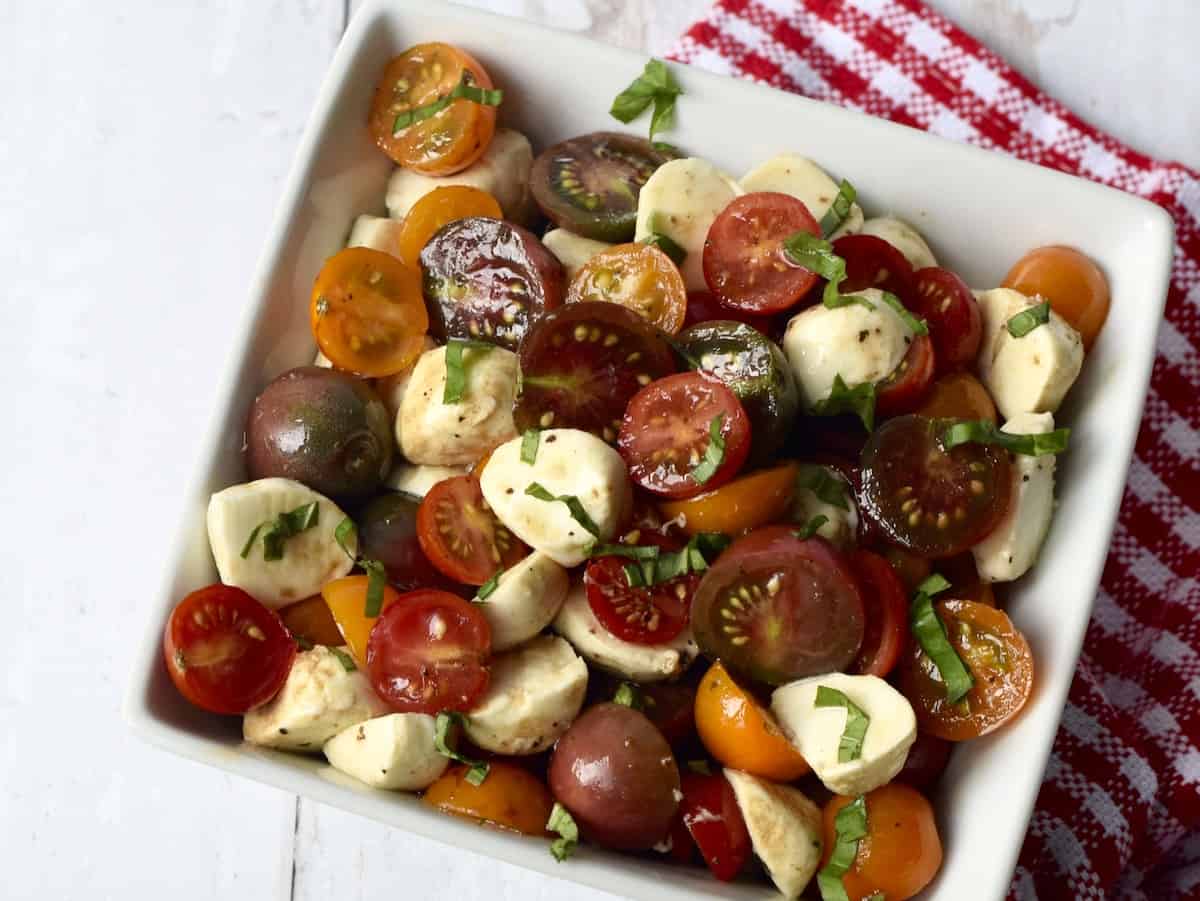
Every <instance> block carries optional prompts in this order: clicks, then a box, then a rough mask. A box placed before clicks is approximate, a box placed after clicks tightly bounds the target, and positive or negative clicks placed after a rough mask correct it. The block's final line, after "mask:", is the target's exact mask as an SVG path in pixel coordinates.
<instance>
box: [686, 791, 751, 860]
mask: <svg viewBox="0 0 1200 901" xmlns="http://www.w3.org/2000/svg"><path fill="white" fill-rule="evenodd" d="M680 790H681V791H682V792H683V801H681V802H680V810H681V812H682V814H683V825H684V826H686V827H687V830H688V832H689V833H691V836H692V839H693V840H694V841H695V843H696V847H698V848H699V849H700V853H701V855H703V857H704V862H705V863H706V864H708V869H709V870H710V871H711V872H712V874H713V875H714V876H716V877H717V878H718V879H720V880H721V881H722V882H729V881H730V880H731V879H733V878H734V877H735V876H737V875H738V873H740V872H741V871H742V870H743V869H744V868H745V866H746V862H747V861H748V860H749V859H750V852H751V850H752V849H751V845H750V832H749V830H747V829H746V821H745V819H743V817H742V812H741V810H740V809H739V808H738V804H737V798H736V796H735V795H734V793H733V788H732V786H730V784H729V780H727V779H726V778H725V777H724V776H722V775H721V774H720V773H714V774H713V775H711V776H705V775H701V774H699V773H686V774H684V776H683V778H682V779H681V780H680Z"/></svg>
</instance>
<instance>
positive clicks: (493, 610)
mask: <svg viewBox="0 0 1200 901" xmlns="http://www.w3.org/2000/svg"><path fill="white" fill-rule="evenodd" d="M569 586H570V577H569V576H568V575H567V571H566V570H565V569H563V568H562V567H561V566H559V565H558V564H557V563H555V562H554V561H553V560H552V559H551V558H550V557H548V556H546V555H545V554H543V553H542V552H541V551H534V552H533V553H532V554H530V555H529V556H528V557H526V558H525V559H524V560H522V561H521V562H520V563H517V564H516V565H514V566H512V567H510V568H509V569H507V570H505V571H504V572H503V573H502V574H501V575H500V580H499V581H498V582H497V583H496V587H495V589H494V590H493V591H492V593H491V594H489V595H488V596H487V597H486V598H484V599H483V600H479V599H478V598H477V599H476V600H475V603H476V604H478V605H479V609H480V610H481V611H482V612H483V615H484V616H485V617H486V618H487V621H488V624H489V625H490V626H491V627H492V650H493V651H494V652H497V653H499V652H500V651H507V650H509V649H511V648H515V647H516V646H517V645H519V644H523V643H524V642H526V641H528V640H529V639H531V638H533V636H535V635H537V634H538V633H539V632H541V631H542V629H544V628H546V627H547V626H548V625H550V623H551V622H552V621H553V620H554V617H555V616H557V615H558V611H559V609H560V608H561V607H562V604H563V601H564V600H566V597H567V589H568V587H569Z"/></svg>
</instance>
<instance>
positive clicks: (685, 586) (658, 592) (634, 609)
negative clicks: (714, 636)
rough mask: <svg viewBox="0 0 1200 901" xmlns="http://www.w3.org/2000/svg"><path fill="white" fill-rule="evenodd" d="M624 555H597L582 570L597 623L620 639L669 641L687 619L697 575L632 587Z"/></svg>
mask: <svg viewBox="0 0 1200 901" xmlns="http://www.w3.org/2000/svg"><path fill="white" fill-rule="evenodd" d="M631 562H632V561H630V560H627V559H626V558H624V557H600V558H598V559H596V560H593V561H591V562H590V563H589V564H588V565H587V569H586V571H585V572H584V576H583V584H584V586H585V587H586V589H587V598H588V605H589V606H590V607H591V608H592V612H593V613H594V614H596V619H598V620H599V621H600V625H602V626H604V628H605V629H607V630H608V631H609V632H611V633H612V634H613V635H615V636H616V637H617V638H619V639H621V640H622V641H629V642H632V643H634V644H663V643H665V642H668V641H671V640H672V639H673V638H675V637H676V636H677V635H678V634H679V633H680V632H682V631H683V629H684V626H686V625H687V621H688V606H689V605H690V604H691V600H692V595H693V594H695V592H696V585H697V584H698V583H699V581H700V577H699V576H697V575H696V574H694V573H689V574H688V575H685V576H679V577H677V578H675V579H671V580H670V581H667V582H662V583H660V584H658V585H653V586H643V587H634V586H631V585H630V584H629V581H628V579H627V577H626V575H625V567H626V565H628V564H630V563H631Z"/></svg>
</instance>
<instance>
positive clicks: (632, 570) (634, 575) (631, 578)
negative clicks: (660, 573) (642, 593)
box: [621, 563, 646, 588]
mask: <svg viewBox="0 0 1200 901" xmlns="http://www.w3.org/2000/svg"><path fill="white" fill-rule="evenodd" d="M621 569H622V571H623V572H624V573H625V581H626V582H628V583H629V587H630V588H645V587H646V576H645V575H644V574H643V573H642V570H641V568H640V567H638V566H636V565H635V564H633V563H626V564H625V565H624V566H622V567H621Z"/></svg>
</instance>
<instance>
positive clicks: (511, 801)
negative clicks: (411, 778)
mask: <svg viewBox="0 0 1200 901" xmlns="http://www.w3.org/2000/svg"><path fill="white" fill-rule="evenodd" d="M469 769H470V767H467V766H461V765H458V766H451V767H450V768H449V769H448V770H446V772H445V773H443V774H442V775H441V777H440V778H439V779H438V780H437V781H436V782H434V783H433V785H431V786H429V788H427V789H425V794H424V795H422V797H421V800H422V801H423V802H425V803H426V804H428V805H429V806H430V807H436V808H437V809H438V810H440V811H442V812H443V813H449V814H452V815H454V816H458V817H463V818H465V819H468V820H475V821H476V822H477V823H481V824H482V825H484V826H491V827H492V828H495V829H504V830H507V831H510V832H520V833H522V834H524V835H534V836H541V835H545V833H546V821H547V820H549V819H550V811H551V810H552V809H553V808H554V798H553V797H551V795H550V790H549V789H548V788H546V786H545V784H544V783H543V782H542V780H541V779H539V778H538V777H537V776H535V775H534V774H533V773H531V772H529V771H528V770H526V769H524V768H523V767H520V766H517V765H516V764H514V763H506V762H505V761H503V760H493V761H490V762H489V763H488V774H487V778H486V779H484V780H483V782H481V783H480V784H479V785H474V784H473V783H471V782H468V781H467V772H468V770H469Z"/></svg>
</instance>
